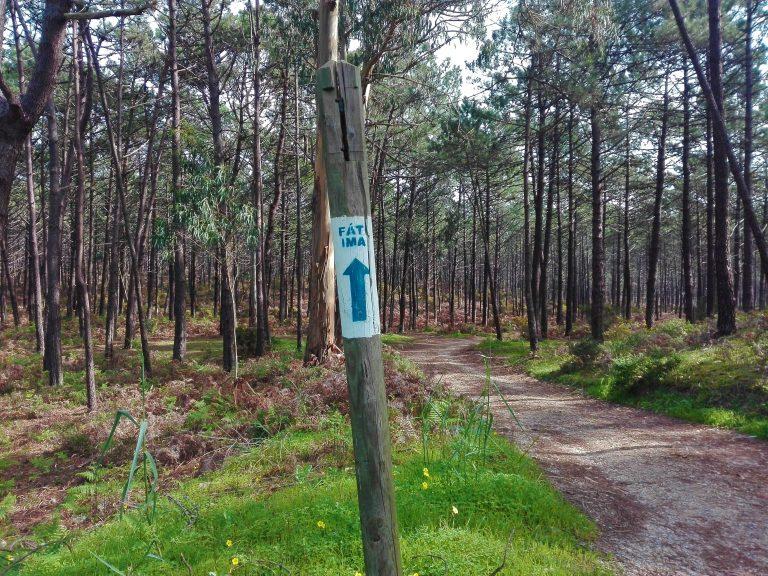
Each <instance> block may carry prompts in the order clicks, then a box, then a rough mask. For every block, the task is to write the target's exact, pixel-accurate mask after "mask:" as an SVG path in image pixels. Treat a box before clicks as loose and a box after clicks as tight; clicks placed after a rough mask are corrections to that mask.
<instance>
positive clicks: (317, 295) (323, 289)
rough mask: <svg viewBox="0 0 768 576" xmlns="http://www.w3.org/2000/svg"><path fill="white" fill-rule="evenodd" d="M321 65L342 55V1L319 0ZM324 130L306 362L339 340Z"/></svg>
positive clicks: (319, 357) (315, 207) (323, 354)
mask: <svg viewBox="0 0 768 576" xmlns="http://www.w3.org/2000/svg"><path fill="white" fill-rule="evenodd" d="M318 23H319V33H318V45H317V66H318V67H320V66H322V65H323V64H325V63H326V62H328V61H329V60H334V59H337V58H338V51H339V3H338V2H336V1H334V0H318ZM323 150H324V142H323V138H322V130H320V129H319V127H318V130H317V145H316V146H315V188H314V195H313V200H312V252H311V257H310V269H309V301H308V307H309V326H308V327H307V346H306V349H305V352H304V360H305V361H306V362H309V361H312V360H313V359H314V360H315V361H317V362H320V363H322V362H324V361H325V358H326V355H327V352H328V350H329V349H330V348H331V347H332V346H333V345H334V344H335V343H336V336H335V321H336V297H335V283H336V279H335V273H334V266H333V243H332V242H331V232H330V221H331V213H330V210H329V207H328V185H327V182H326V172H325V164H324V160H323Z"/></svg>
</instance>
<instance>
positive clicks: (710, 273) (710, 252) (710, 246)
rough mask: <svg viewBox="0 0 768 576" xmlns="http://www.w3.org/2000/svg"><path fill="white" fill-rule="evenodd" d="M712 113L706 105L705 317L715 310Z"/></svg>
mask: <svg viewBox="0 0 768 576" xmlns="http://www.w3.org/2000/svg"><path fill="white" fill-rule="evenodd" d="M712 148H713V146H712V114H711V112H710V110H709V106H707V156H706V162H707V307H706V310H707V318H711V317H712V316H713V315H714V313H715V310H716V302H717V298H716V297H717V266H716V265H715V180H714V162H713V160H714V153H713V150H712Z"/></svg>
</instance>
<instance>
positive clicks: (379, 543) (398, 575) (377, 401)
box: [317, 60, 402, 576]
mask: <svg viewBox="0 0 768 576" xmlns="http://www.w3.org/2000/svg"><path fill="white" fill-rule="evenodd" d="M317 109H318V114H319V118H320V122H319V125H320V129H321V130H322V137H323V142H324V149H323V155H324V159H325V166H326V176H327V180H328V201H329V205H330V210H331V238H332V240H333V247H334V261H335V265H336V286H337V290H338V296H339V315H340V317H341V331H342V336H343V337H344V353H345V357H346V366H347V383H348V385H349V400H350V418H351V420H352V438H353V442H354V450H355V470H356V473H357V494H358V503H359V507H360V523H361V528H362V537H363V554H364V557H365V567H366V573H367V574H368V576H402V565H401V560H400V547H399V541H398V534H397V514H396V510H395V492H394V483H393V480H392V448H391V444H390V435H389V419H388V411H387V396H386V389H385V387H384V367H383V363H382V359H381V335H380V332H381V327H380V319H379V295H378V292H377V288H376V257H375V252H374V247H373V225H372V221H371V200H370V193H369V190H368V159H367V153H366V147H365V130H364V127H365V115H364V113H363V112H364V111H363V101H362V94H361V82H360V72H359V70H358V69H357V67H356V66H354V65H352V64H350V63H348V62H344V61H334V60H331V61H330V62H328V63H327V64H325V65H324V66H323V67H322V68H320V69H319V70H318V71H317Z"/></svg>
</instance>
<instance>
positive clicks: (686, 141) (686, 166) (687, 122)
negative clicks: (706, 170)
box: [681, 57, 751, 322]
mask: <svg viewBox="0 0 768 576" xmlns="http://www.w3.org/2000/svg"><path fill="white" fill-rule="evenodd" d="M690 93H691V88H690V84H689V82H688V59H687V58H685V57H683V195H682V204H683V206H682V212H683V214H682V215H683V222H682V238H681V246H682V264H683V266H682V273H683V313H684V315H685V319H686V320H687V321H688V322H694V321H695V318H694V314H693V277H692V274H691V206H690V203H691V201H690V197H691V168H690V153H691V151H690V148H691V141H690V140H691V109H690ZM750 282H751V280H750Z"/></svg>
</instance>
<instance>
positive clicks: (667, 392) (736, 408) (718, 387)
mask: <svg viewBox="0 0 768 576" xmlns="http://www.w3.org/2000/svg"><path fill="white" fill-rule="evenodd" d="M739 326H740V328H739V330H738V332H737V333H736V334H734V335H733V336H729V337H726V338H714V337H713V336H712V332H713V328H712V326H709V325H707V324H706V323H701V324H695V325H690V324H687V323H685V322H684V321H682V320H679V319H670V320H665V321H662V322H659V323H658V324H657V325H656V326H654V327H653V328H652V329H650V330H648V329H646V328H645V327H644V326H642V325H639V324H636V323H627V322H622V321H616V322H615V323H613V324H612V325H611V327H610V328H609V329H608V331H607V333H606V340H605V342H604V343H603V344H598V343H596V342H594V341H592V340H589V339H585V340H577V341H571V342H569V341H566V340H562V339H550V340H546V341H543V342H541V343H540V346H539V351H538V353H537V354H536V355H535V356H531V354H530V350H529V347H528V342H527V341H525V340H522V339H517V340H509V341H504V342H496V341H494V340H490V339H488V340H486V341H484V342H483V343H482V344H481V345H480V346H481V347H482V348H483V350H486V351H490V352H492V353H494V354H497V355H502V356H505V357H506V358H507V359H508V361H509V362H510V363H511V364H512V365H514V366H517V367H519V368H521V369H522V370H524V371H525V372H527V373H528V374H530V375H531V376H534V377H536V378H539V379H543V380H550V381H555V382H559V383H562V384H566V385H569V386H573V387H577V388H580V389H582V390H583V391H584V392H585V393H586V394H588V395H589V396H592V397H595V398H600V399H603V400H608V401H611V402H617V403H621V404H627V405H632V406H637V407H640V408H643V409H646V410H651V411H654V412H658V413H662V414H667V415H669V416H673V417H676V418H681V419H684V420H689V421H691V422H697V423H702V424H708V425H711V426H717V427H720V428H728V429H733V430H738V431H740V432H743V433H746V434H750V435H753V436H756V437H759V438H768V380H767V379H766V369H767V368H768V317H767V316H766V315H765V314H762V313H760V314H758V313H755V314H751V315H741V316H740V318H739Z"/></svg>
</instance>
